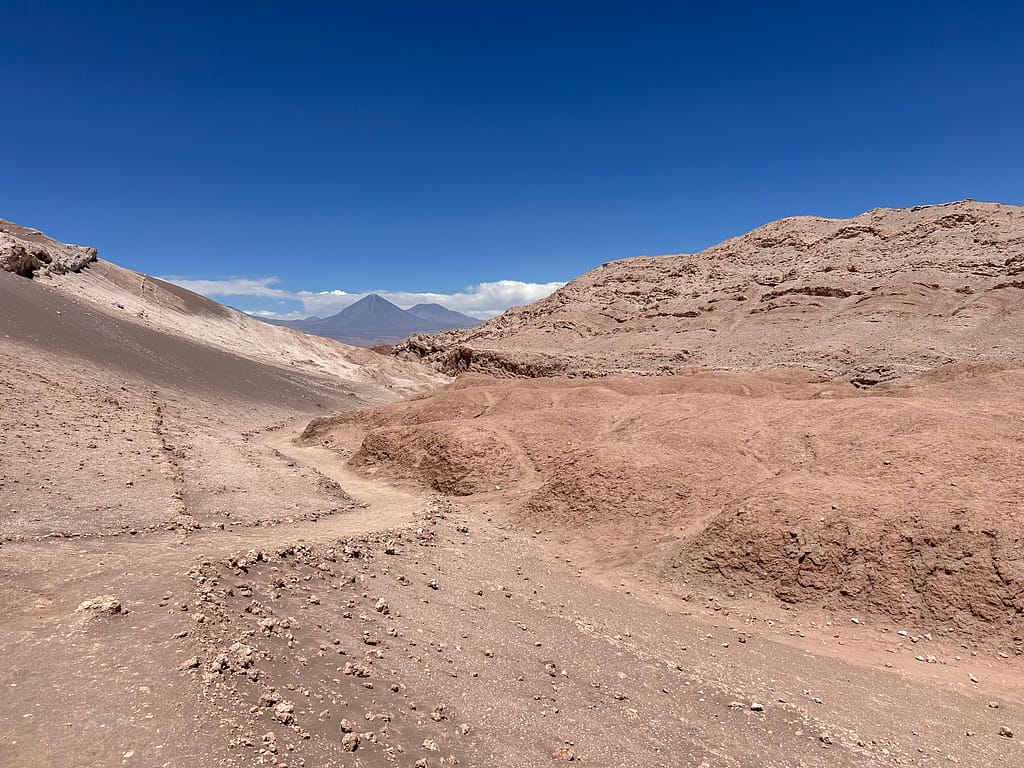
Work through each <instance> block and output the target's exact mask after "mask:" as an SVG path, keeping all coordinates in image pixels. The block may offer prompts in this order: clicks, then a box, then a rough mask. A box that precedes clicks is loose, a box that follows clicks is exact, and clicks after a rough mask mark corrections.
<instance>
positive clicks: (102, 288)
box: [0, 220, 443, 398]
mask: <svg viewBox="0 0 1024 768" xmlns="http://www.w3.org/2000/svg"><path fill="white" fill-rule="evenodd" d="M0 292H2V295H3V301H2V302H0V321H2V322H3V325H2V327H3V329H4V333H5V339H6V340H8V341H9V342H19V343H25V344H30V345H32V346H35V347H37V348H40V349H42V350H44V351H49V352H52V353H57V354H61V355H71V356H77V357H79V358H86V359H89V360H91V361H93V362H97V361H98V362H102V363H103V364H104V365H109V366H111V367H113V368H120V367H125V366H127V367H128V368H131V369H136V371H135V372H136V373H137V374H140V375H143V376H147V377H154V376H155V377H156V378H155V379H153V381H154V383H159V380H160V376H162V375H164V374H166V375H170V376H172V377H176V378H177V379H181V380H183V381H185V382H186V383H187V380H189V379H195V380H208V381H209V382H210V385H211V387H213V388H218V387H222V386H223V387H226V391H230V390H231V387H232V386H233V384H234V383H237V382H239V381H243V382H244V381H252V376H254V375H256V374H254V373H252V372H253V371H257V370H258V371H260V375H261V376H264V377H266V376H267V375H272V376H274V377H277V378H283V379H292V380H296V381H297V380H303V381H305V382H306V383H307V384H308V383H310V382H316V386H317V387H323V386H326V387H327V388H328V389H331V388H337V387H338V385H357V386H364V387H365V388H366V389H367V391H368V392H369V391H370V390H380V391H382V392H389V393H390V392H393V393H394V394H389V395H388V396H387V397H388V398H390V397H394V396H396V395H397V394H402V393H409V392H415V391H419V390H421V389H423V388H425V387H428V386H431V385H434V384H436V383H438V382H439V381H441V380H442V379H443V377H437V376H431V375H430V374H429V373H428V372H427V371H425V370H424V369H423V367H422V366H420V365H416V364H408V363H404V362H401V361H398V360H395V359H393V358H387V357H383V356H381V355H377V354H375V353H373V352H370V351H368V350H365V349H360V348H356V347H350V346H347V345H345V344H341V343H339V342H336V341H333V340H330V339H324V338H319V337H313V336H309V335H307V334H304V333H300V332H298V331H295V330H291V329H288V328H280V327H275V326H271V325H267V324H266V323H262V322H260V321H258V320H256V319H254V318H252V317H250V316H248V315H246V314H244V313H242V312H237V311H235V310H233V309H230V308H228V307H225V306H223V305H221V304H217V303H216V302H214V301H211V300H209V299H207V298H204V297H203V296H200V295H198V294H195V293H192V292H191V291H187V290H185V289H184V288H180V287H178V286H176V285H172V284H170V283H166V282H164V281H162V280H159V279H157V278H154V277H151V276H149V275H145V274H141V273H139V272H134V271H132V270H129V269H124V268H123V267H119V266H117V265H116V264H112V263H110V262H107V261H103V260H101V259H99V258H97V252H96V250H95V249H93V248H85V247H83V246H77V245H68V244H65V243H59V242H57V241H55V240H53V239H51V238H49V237H46V236H45V235H43V234H42V233H41V232H39V231H38V230H33V229H27V228H25V227H21V226H18V225H16V224H12V223H10V222H7V221H4V220H0ZM160 370H163V374H160V373H159V371H160ZM216 371H220V373H216ZM233 371H234V372H236V373H237V375H232V372H233ZM245 371H250V373H248V374H246V373H245ZM179 383H180V382H179ZM259 388H260V387H250V389H259ZM262 389H263V390H265V393H269V392H272V391H273V390H274V389H275V388H274V387H273V386H269V385H268V386H263V387H262Z"/></svg>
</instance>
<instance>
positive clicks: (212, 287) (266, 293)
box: [160, 277, 294, 299]
mask: <svg viewBox="0 0 1024 768" xmlns="http://www.w3.org/2000/svg"><path fill="white" fill-rule="evenodd" d="M160 279H161V280H166V281H167V282H168V283H174V284H175V285H180V286H181V287H182V288H185V289H186V290H189V291H193V292H195V293H201V294H202V295H203V296H261V297H263V298H268V299H291V298H294V296H293V295H292V293H291V292H289V291H285V290H282V289H280V288H272V287H271V286H273V285H274V284H275V283H279V282H281V281H280V280H278V278H276V277H259V278H241V277H239V278H231V279H230V280H189V279H188V278H185V277H161V278H160Z"/></svg>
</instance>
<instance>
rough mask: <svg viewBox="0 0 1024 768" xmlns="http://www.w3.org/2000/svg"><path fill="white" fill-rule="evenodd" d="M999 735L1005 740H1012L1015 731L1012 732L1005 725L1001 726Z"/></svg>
mask: <svg viewBox="0 0 1024 768" xmlns="http://www.w3.org/2000/svg"><path fill="white" fill-rule="evenodd" d="M999 735H1000V736H1002V737H1003V738H1004V739H1012V738H1013V731H1011V730H1010V729H1009V728H1007V727H1006V726H1005V725H1001V726H999Z"/></svg>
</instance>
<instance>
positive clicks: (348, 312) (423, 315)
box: [260, 293, 482, 347]
mask: <svg viewBox="0 0 1024 768" xmlns="http://www.w3.org/2000/svg"><path fill="white" fill-rule="evenodd" d="M260 319H261V320H264V321H265V322H268V323H271V324H272V325H284V326H287V327H289V328H295V329H296V330H299V331H303V332H305V333H311V334H313V335H315V336H326V337H327V338H329V339H336V340H338V341H340V342H343V343H345V344H352V345H353V346H357V347H374V346H377V345H378V344H394V343H396V342H399V341H401V340H402V339H404V338H406V337H408V336H411V335H412V334H414V333H437V332H439V331H448V330H452V329H453V328H472V327H474V326H476V325H479V324H480V323H481V322H482V321H480V320H477V319H476V318H475V317H470V316H469V315H464V314H462V313H461V312H455V311H453V310H450V309H448V308H447V307H442V306H441V305H440V304H417V305H416V306H415V307H410V308H409V309H402V308H401V307H398V306H396V305H394V304H392V303H391V302H390V301H388V300H387V299H385V298H382V297H380V296H378V295H377V294H375V293H371V294H370V295H369V296H367V297H365V298H362V299H360V300H359V301H357V302H356V303H355V304H351V305H350V306H347V307H345V309H343V310H341V312H338V313H337V314H336V315H331V316H330V317H307V318H305V319H304V320H271V319H268V318H260Z"/></svg>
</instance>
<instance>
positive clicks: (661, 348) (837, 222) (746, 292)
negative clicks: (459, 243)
mask: <svg viewBox="0 0 1024 768" xmlns="http://www.w3.org/2000/svg"><path fill="white" fill-rule="evenodd" d="M1022 275H1024V208H1021V207H1018V206H1010V205H1002V204H998V203H979V202H975V201H972V200H964V201H961V202H956V203H947V204H943V205H933V206H919V207H915V208H908V209H875V210H872V211H868V212H867V213H864V214H861V215H860V216H856V217H854V218H852V219H824V218H817V217H808V216H802V217H795V218H788V219H782V220H780V221H776V222H772V223H770V224H767V225H765V226H763V227H760V228H759V229H756V230H754V231H752V232H750V233H748V234H746V235H743V236H741V237H736V238H733V239H731V240H727V241H725V242H723V243H721V244H719V245H716V246H714V247H712V248H709V249H707V250H705V251H702V252H700V253H697V254H680V255H672V256H656V257H647V256H644V257H638V258H632V259H624V260H621V261H614V262H610V263H607V264H603V265H601V266H600V267H598V268H596V269H594V270H591V271H590V272H587V273H586V274H584V275H582V276H580V277H579V278H577V279H576V280H573V281H572V282H570V283H569V284H567V285H566V286H564V287H563V288H562V289H560V290H558V291H556V292H555V293H554V294H552V295H551V296H549V297H547V298H546V299H543V300H541V301H538V302H536V303H535V304H531V305H529V306H526V307H516V308H513V309H510V310H509V311H508V312H506V313H504V314H503V315H500V316H499V317H496V318H493V319H492V320H490V321H488V322H487V323H484V324H483V325H481V326H479V327H477V328H473V329H469V330H462V331H450V332H446V333H440V334H436V335H434V336H418V337H414V338H411V339H408V340H406V341H405V342H403V343H402V344H399V345H398V346H397V347H396V351H395V353H396V354H399V355H407V356H415V357H419V358H422V359H425V360H427V361H429V362H430V363H432V364H433V365H434V366H436V367H437V368H439V369H441V370H444V371H446V372H449V373H458V372H461V371H464V370H473V371H481V372H487V373H492V374H497V375H503V376H549V375H560V376H564V375H569V376H594V375H606V374H609V373H617V372H631V373H648V374H660V373H670V372H673V371H676V370H678V369H679V368H680V367H681V366H684V365H701V366H707V367H714V368H721V369H732V370H762V369H766V368H772V367H778V366H801V367H808V368H812V369H814V370H817V371H820V372H822V373H824V374H826V375H828V376H830V377H837V378H842V379H844V380H846V381H850V382H852V383H855V384H857V385H858V386H871V385H873V384H875V383H878V382H880V381H885V380H888V379H891V378H894V377H898V376H901V375H904V374H907V373H914V372H919V371H923V370H930V369H932V368H935V367H937V366H940V365H946V364H949V363H953V362H958V361H965V360H971V361H973V360H992V361H1002V362H1024V290H1022V289H1021V288H1020V286H1021V285H1024V278H1022ZM539 362H542V364H539Z"/></svg>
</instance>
